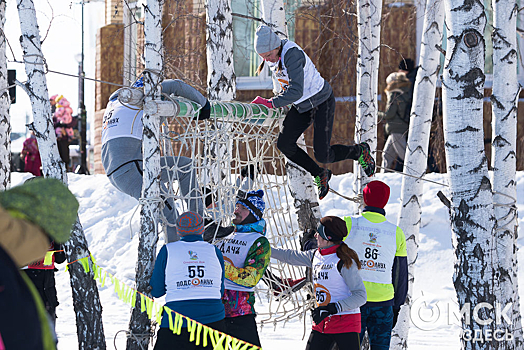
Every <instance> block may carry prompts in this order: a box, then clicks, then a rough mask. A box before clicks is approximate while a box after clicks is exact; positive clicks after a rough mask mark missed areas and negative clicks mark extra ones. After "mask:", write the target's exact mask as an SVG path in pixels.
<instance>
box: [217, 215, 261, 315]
mask: <svg viewBox="0 0 524 350" xmlns="http://www.w3.org/2000/svg"><path fill="white" fill-rule="evenodd" d="M249 232H258V233H260V234H262V236H261V237H260V238H257V239H256V240H255V241H254V242H253V244H252V245H251V247H250V248H249V251H248V253H247V256H246V259H245V261H244V267H243V268H237V267H235V266H234V265H232V264H231V263H229V262H228V261H227V259H224V260H225V272H226V278H227V279H229V280H230V281H232V282H234V283H236V284H239V285H241V286H245V287H254V286H256V285H257V284H258V282H259V281H260V279H261V278H262V275H263V274H264V272H265V271H266V269H267V267H268V265H269V260H270V258H271V247H270V245H269V241H268V240H267V238H266V237H264V235H265V234H266V222H265V220H264V219H262V220H260V221H257V222H255V223H252V224H248V225H236V231H235V233H236V234H238V233H249ZM235 233H234V234H235ZM224 256H226V254H224ZM222 301H223V303H224V306H225V308H226V317H237V316H243V315H249V314H254V313H255V307H254V304H255V293H254V292H248V291H238V290H230V289H226V290H225V292H224V296H223V297H222Z"/></svg>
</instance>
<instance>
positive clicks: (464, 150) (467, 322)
mask: <svg viewBox="0 0 524 350" xmlns="http://www.w3.org/2000/svg"><path fill="white" fill-rule="evenodd" d="M444 3H445V11H446V20H445V23H446V28H447V30H448V32H447V35H448V37H447V51H446V60H445V66H444V74H443V81H442V94H443V112H444V136H445V141H446V142H445V145H446V163H447V165H448V174H449V179H450V193H451V208H450V215H451V227H452V231H453V234H454V240H453V243H454V248H455V256H456V262H455V272H454V275H453V283H454V286H455V290H456V293H457V299H458V304H459V308H460V309H462V308H463V307H464V308H466V309H467V310H468V311H471V313H472V315H471V316H472V317H471V318H469V319H468V318H467V317H462V334H461V342H462V346H463V347H464V348H465V349H496V348H497V347H498V346H499V345H500V342H495V341H492V342H490V341H488V342H486V341H485V338H486V337H487V336H488V335H489V334H490V333H492V332H493V331H494V329H495V327H494V323H495V322H491V323H488V324H486V322H483V321H481V320H488V319H493V320H495V312H494V311H495V310H494V309H490V308H489V307H482V306H483V305H492V306H493V307H494V306H495V301H496V297H495V291H494V288H493V269H496V264H497V262H496V261H495V260H494V255H493V248H494V246H493V236H494V233H495V230H494V228H495V216H494V210H493V194H492V189H491V182H490V180H489V175H488V166H487V165H488V164H487V158H486V154H485V152H484V131H483V125H482V124H483V98H484V80H485V75H484V54H485V41H484V38H483V33H484V28H485V25H486V15H485V12H484V10H485V9H484V6H483V3H482V2H478V1H477V2H472V1H460V2H456V1H450V0H446V1H445V2H444ZM482 303H488V304H482Z"/></svg>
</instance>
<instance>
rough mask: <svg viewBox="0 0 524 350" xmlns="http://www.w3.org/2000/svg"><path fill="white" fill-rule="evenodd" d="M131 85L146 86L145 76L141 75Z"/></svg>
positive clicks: (136, 86)
mask: <svg viewBox="0 0 524 350" xmlns="http://www.w3.org/2000/svg"><path fill="white" fill-rule="evenodd" d="M131 87H134V88H142V87H144V76H143V75H141V76H140V78H138V79H137V80H136V81H135V82H134V83H133V85H132V86H131Z"/></svg>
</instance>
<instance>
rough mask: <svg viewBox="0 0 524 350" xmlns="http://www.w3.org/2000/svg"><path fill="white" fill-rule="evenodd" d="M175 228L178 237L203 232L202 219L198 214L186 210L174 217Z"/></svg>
mask: <svg viewBox="0 0 524 350" xmlns="http://www.w3.org/2000/svg"><path fill="white" fill-rule="evenodd" d="M176 230H177V232H178V235H179V236H180V237H183V236H187V235H201V234H203V233H204V220H203V219H202V216H200V214H198V213H195V212H192V211H186V212H185V213H183V214H182V215H180V216H179V217H178V218H177V219H176Z"/></svg>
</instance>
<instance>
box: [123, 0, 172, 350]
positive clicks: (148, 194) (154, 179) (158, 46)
mask: <svg viewBox="0 0 524 350" xmlns="http://www.w3.org/2000/svg"><path fill="white" fill-rule="evenodd" d="M162 10H163V1H162V0H148V2H147V7H146V8H145V11H144V12H145V22H144V36H145V45H144V56H145V61H146V65H145V66H146V67H145V70H144V94H145V99H144V114H143V121H144V133H143V138H142V152H143V165H144V166H143V168H144V173H143V181H142V200H141V202H142V209H141V211H140V238H139V243H138V260H137V263H136V278H135V283H136V290H137V291H138V292H139V293H142V294H145V295H148V294H149V293H150V291H151V287H150V286H149V280H150V279H151V275H152V274H153V268H154V262H155V257H156V244H157V241H158V231H157V229H158V227H157V222H158V216H159V210H160V205H159V201H158V199H159V198H160V180H159V179H160V171H161V169H160V141H159V134H160V116H159V114H158V110H157V112H156V113H151V110H150V109H148V108H147V107H148V105H149V104H151V105H154V104H155V101H160V93H161V85H160V84H161V82H162V69H163V62H164V54H163V46H162ZM139 293H137V295H136V304H135V307H134V308H133V310H132V314H131V320H130V321H129V331H130V333H131V336H130V337H129V338H128V339H127V349H128V350H141V349H147V348H148V343H149V341H150V337H151V336H152V335H153V334H152V332H153V330H152V329H151V320H150V319H149V317H148V315H147V313H146V312H141V298H140V294H139Z"/></svg>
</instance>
